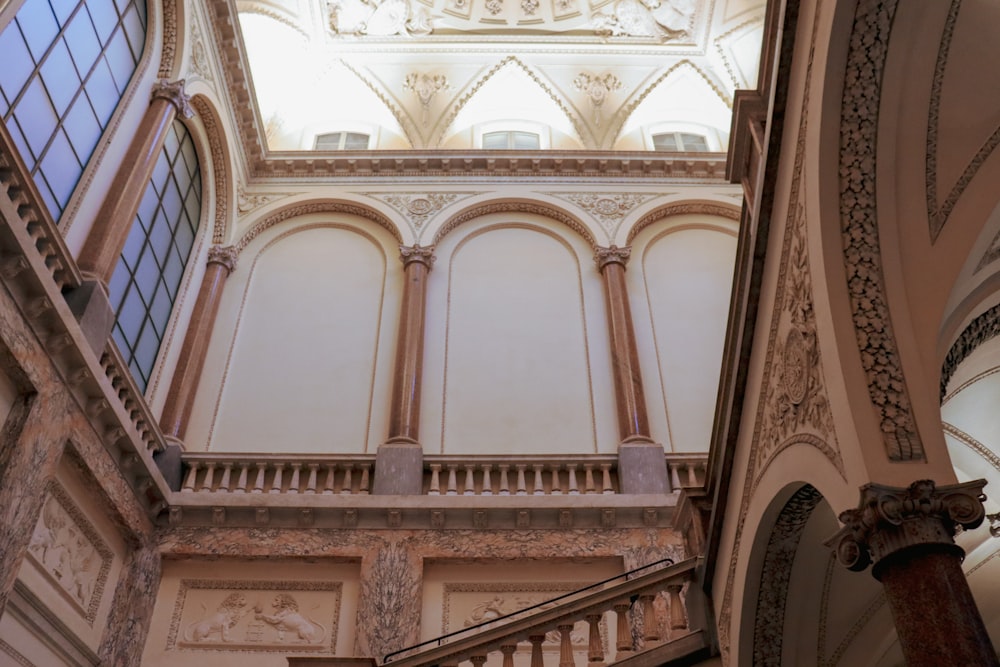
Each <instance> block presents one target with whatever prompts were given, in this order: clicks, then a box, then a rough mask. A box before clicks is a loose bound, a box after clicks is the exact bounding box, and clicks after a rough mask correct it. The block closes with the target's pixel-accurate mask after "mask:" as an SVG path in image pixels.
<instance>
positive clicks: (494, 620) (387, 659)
mask: <svg viewBox="0 0 1000 667" xmlns="http://www.w3.org/2000/svg"><path fill="white" fill-rule="evenodd" d="M674 564H675V563H674V559H673V558H661V559H660V560H658V561H654V562H652V563H649V564H648V565H643V566H642V567H637V568H635V569H634V570H629V571H628V572H623V573H622V574H616V575H615V576H613V577H608V578H607V579H604V580H602V581H598V582H596V583H593V584H590V585H589V586H584V587H583V588H579V589H577V590H575V591H570V592H569V593H563V594H562V595H559V596H556V597H554V598H552V599H550V600H545V601H544V602H539V603H537V604H533V605H531V606H530V607H525V608H524V609H518V610H517V611H512V612H511V613H509V614H504V615H503V616H497V617H496V618H491V619H490V620H488V621H483V622H482V623H476V624H475V625H470V626H469V627H467V628H462V629H461V630H455V631H453V632H449V633H448V634H446V635H441V636H440V637H435V638H434V639H427V640H425V641H422V642H420V643H419V644H414V645H413V646H407V647H406V648H401V649H399V650H398V651H393V652H392V653H386V654H385V656H384V657H383V658H382V664H383V665H385V664H388V663H389V662H391V661H392V659H393V658H394V657H395V656H398V655H400V654H402V653H409V652H411V651H413V650H415V649H418V648H420V647H423V646H429V645H431V644H436V645H437V646H441V645H442V644H443V643H445V640H446V639H449V638H451V637H454V636H456V635H462V634H465V633H467V632H472V631H473V630H476V629H478V628H482V627H485V626H487V625H495V624H496V623H497V622H499V621H503V620H506V619H510V618H512V617H514V616H521V615H522V614H525V613H526V612H529V611H532V610H534V609H540V608H542V607H547V606H549V605H551V604H552V603H553V602H559V601H560V600H565V599H566V598H570V597H573V596H574V595H579V594H580V593H583V592H586V591H589V590H591V589H594V588H598V587H599V586H604V585H605V584H609V583H611V582H612V581H617V580H619V579H622V580H624V581H628V580H629V577H630V576H632V575H633V574H636V573H637V572H642V571H643V570H648V569H649V568H651V567H656V566H657V565H674ZM633 601H634V600H633Z"/></svg>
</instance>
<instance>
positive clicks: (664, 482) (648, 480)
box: [618, 441, 670, 494]
mask: <svg viewBox="0 0 1000 667" xmlns="http://www.w3.org/2000/svg"><path fill="white" fill-rule="evenodd" d="M618 480H619V482H620V483H621V492H622V493H626V494H638V493H670V481H669V479H667V463H666V459H665V458H664V455H663V446H662V445H659V444H657V443H655V442H636V441H633V442H623V443H621V444H620V445H618Z"/></svg>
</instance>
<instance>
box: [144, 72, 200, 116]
mask: <svg viewBox="0 0 1000 667" xmlns="http://www.w3.org/2000/svg"><path fill="white" fill-rule="evenodd" d="M157 98H162V99H165V100H166V101H168V102H170V103H171V104H173V105H174V107H176V109H177V113H179V114H180V115H181V116H183V117H184V118H193V117H194V109H193V108H191V98H190V97H188V95H187V93H185V92H184V79H181V80H179V81H167V80H166V79H160V80H159V81H157V82H156V83H154V84H153V91H152V92H151V93H150V95H149V99H151V100H155V99H157Z"/></svg>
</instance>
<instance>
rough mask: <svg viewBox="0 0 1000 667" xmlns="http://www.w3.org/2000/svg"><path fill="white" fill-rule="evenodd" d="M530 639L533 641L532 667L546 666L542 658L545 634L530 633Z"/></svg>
mask: <svg viewBox="0 0 1000 667" xmlns="http://www.w3.org/2000/svg"><path fill="white" fill-rule="evenodd" d="M528 641H529V642H531V667H545V661H544V660H543V659H542V642H543V641H545V635H530V636H529V637H528Z"/></svg>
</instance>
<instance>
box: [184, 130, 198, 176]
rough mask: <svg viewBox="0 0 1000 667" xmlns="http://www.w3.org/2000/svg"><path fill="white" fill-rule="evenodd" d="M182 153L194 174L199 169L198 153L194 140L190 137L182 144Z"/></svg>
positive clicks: (189, 171) (191, 172)
mask: <svg viewBox="0 0 1000 667" xmlns="http://www.w3.org/2000/svg"><path fill="white" fill-rule="evenodd" d="M181 154H182V155H183V156H184V161H185V162H186V163H187V168H188V173H189V174H191V175H194V174H195V173H196V172H197V171H198V155H197V153H195V151H194V142H192V141H191V138H190V137H188V138H187V141H185V142H184V144H183V145H182V146H181Z"/></svg>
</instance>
